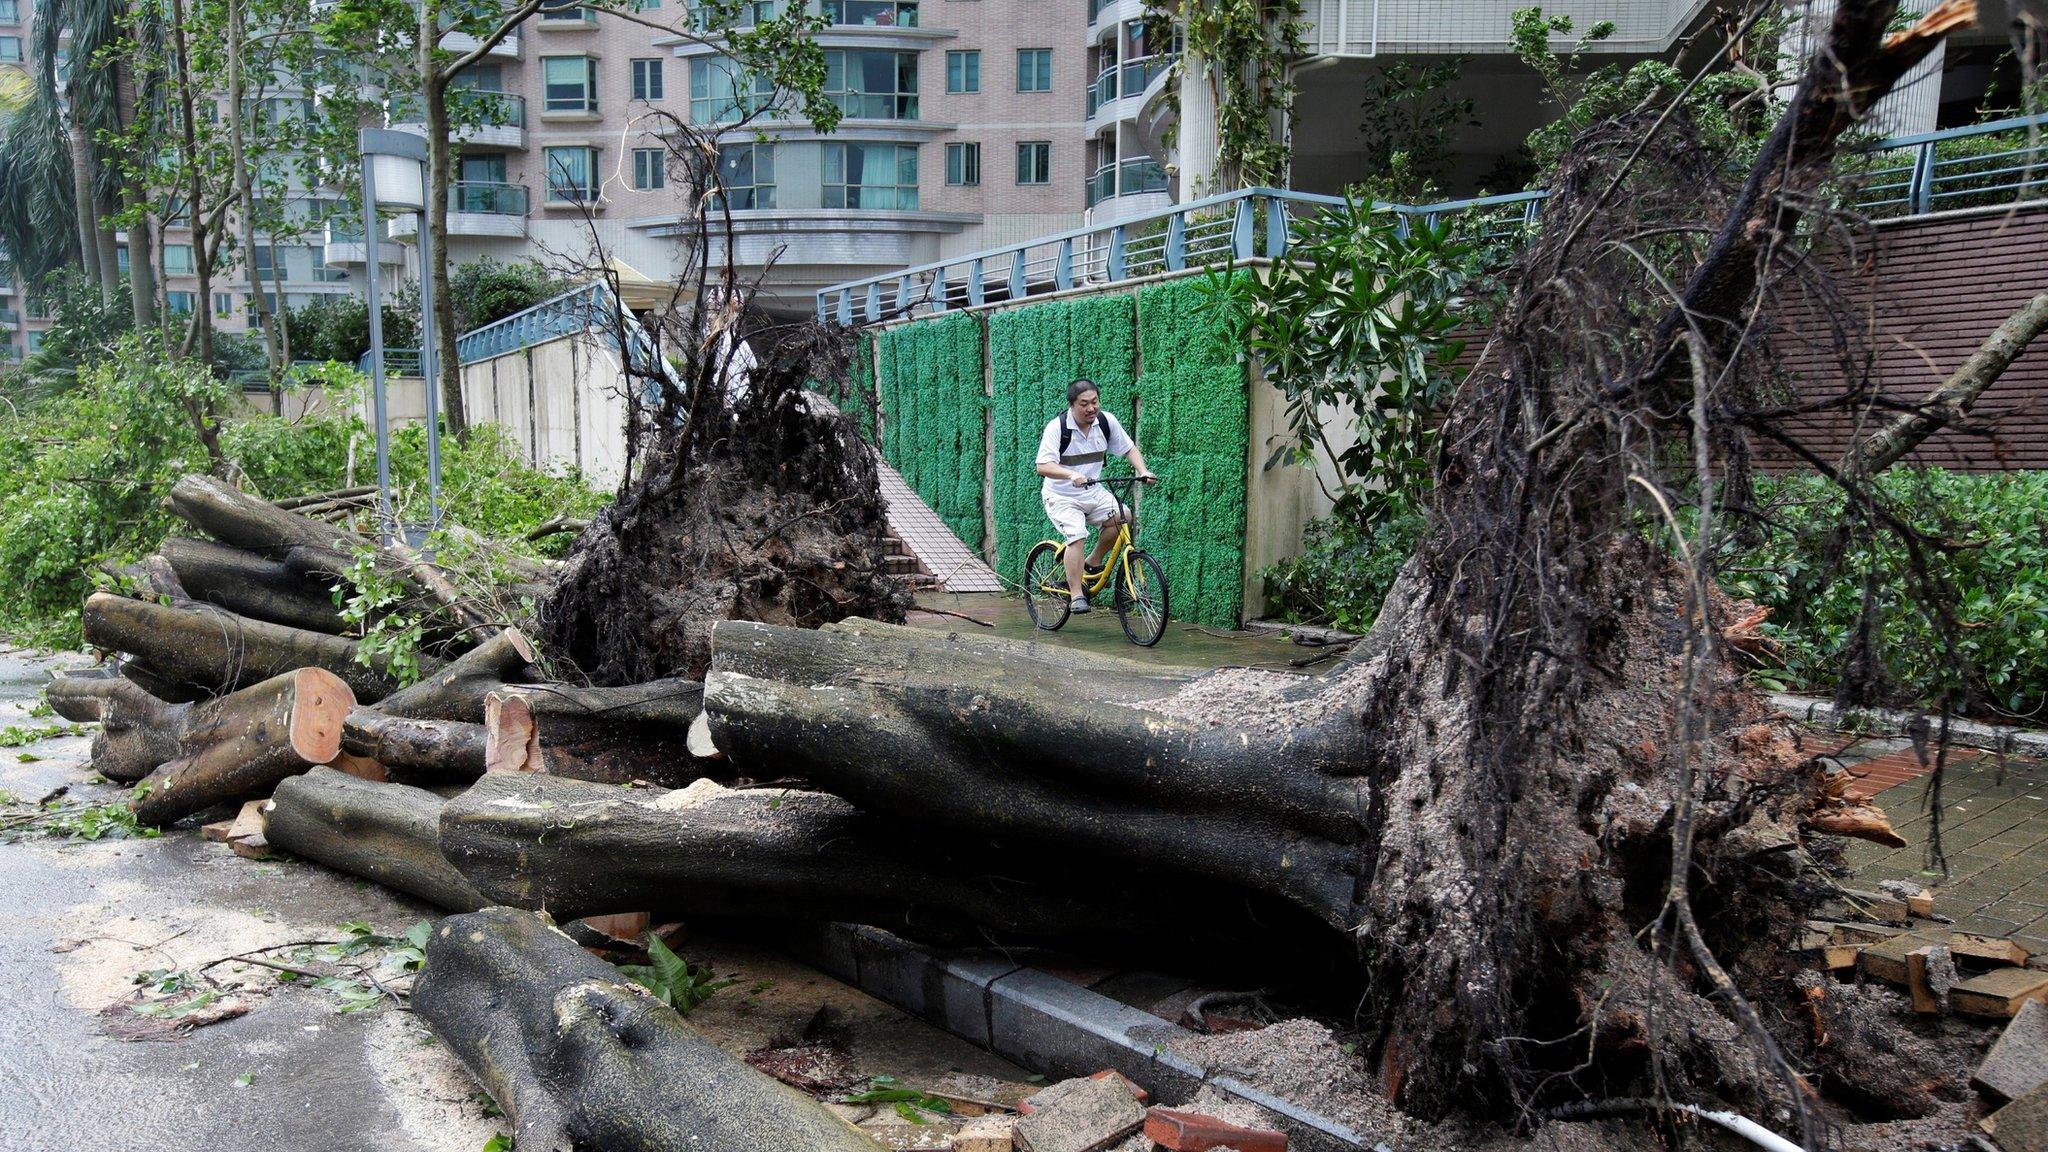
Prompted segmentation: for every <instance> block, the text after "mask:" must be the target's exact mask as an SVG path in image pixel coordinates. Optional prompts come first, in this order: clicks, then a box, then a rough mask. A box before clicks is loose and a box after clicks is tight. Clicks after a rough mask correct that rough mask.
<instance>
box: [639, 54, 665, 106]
mask: <svg viewBox="0 0 2048 1152" xmlns="http://www.w3.org/2000/svg"><path fill="white" fill-rule="evenodd" d="M661 98H662V84H661V61H660V60H656V59H646V60H635V61H633V99H635V100H660V99H661Z"/></svg>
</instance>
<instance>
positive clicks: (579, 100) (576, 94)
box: [540, 56, 597, 112]
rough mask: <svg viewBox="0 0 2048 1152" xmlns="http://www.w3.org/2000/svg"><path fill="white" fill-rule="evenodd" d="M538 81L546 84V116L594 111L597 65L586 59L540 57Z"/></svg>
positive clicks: (582, 57)
mask: <svg viewBox="0 0 2048 1152" xmlns="http://www.w3.org/2000/svg"><path fill="white" fill-rule="evenodd" d="M540 67H541V77H542V81H543V82H544V83H545V84H546V86H547V88H546V103H544V104H543V105H541V107H542V108H544V109H545V110H547V111H549V112H595V111H597V61H595V60H592V59H591V58H590V57H588V56H543V57H541V58H540Z"/></svg>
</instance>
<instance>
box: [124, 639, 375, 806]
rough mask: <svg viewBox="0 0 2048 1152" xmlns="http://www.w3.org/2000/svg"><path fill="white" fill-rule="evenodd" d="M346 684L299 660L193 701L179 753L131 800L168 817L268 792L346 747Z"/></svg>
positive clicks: (137, 789) (138, 787) (350, 704)
mask: <svg viewBox="0 0 2048 1152" xmlns="http://www.w3.org/2000/svg"><path fill="white" fill-rule="evenodd" d="M353 707H355V699H354V698H353V697H352V696H351V695H350V694H349V690H348V685H346V684H344V683H342V682H341V681H340V680H339V679H337V678H335V677H334V676H333V675H332V674H330V673H328V672H325V671H322V670H321V669H318V668H301V669H299V670H298V671H296V672H288V673H285V674H284V675H282V676H278V677H275V678H274V679H271V680H266V681H264V682H263V683H261V684H256V685H253V686H251V687H248V688H244V689H242V690H241V691H239V692H236V693H233V694H232V695H228V696H223V697H221V698H220V699H218V700H213V701H209V702H207V703H205V704H201V705H196V706H194V707H193V709H192V711H191V712H190V713H189V714H188V715H187V716H186V717H185V720H184V723H183V725H182V726H181V728H180V737H181V739H180V745H181V748H182V752H183V754H182V756H181V757H180V758H179V759H177V760H173V761H170V762H169V763H166V764H164V765H163V766H161V767H159V768H158V769H157V770H156V771H154V772H151V773H150V774H149V776H148V777H147V778H145V779H144V780H143V781H142V782H141V783H139V784H137V785H136V786H135V793H134V796H133V797H132V798H131V799H130V800H129V807H131V808H132V809H134V811H135V818H136V819H137V820H140V821H142V822H143V823H145V824H158V825H162V824H169V823H171V822H172V821H174V820H177V819H178V818H180V817H183V816H189V815H191V814H192V813H194V812H201V811H204V810H205V809H207V808H211V807H212V806H213V805H215V804H219V803H221V802H223V801H227V800H240V799H245V798H249V797H260V796H267V795H269V794H270V791H271V789H273V788H275V787H276V786H277V783H278V781H280V780H282V779H284V778H285V777H287V776H291V775H295V774H297V773H300V772H303V771H305V770H306V769H307V768H309V767H311V766H313V765H315V764H324V763H326V762H327V761H329V760H332V759H333V758H334V757H335V754H336V753H338V752H340V751H341V729H342V722H343V720H344V719H345V718H346V717H347V716H348V713H349V709H351V708H353Z"/></svg>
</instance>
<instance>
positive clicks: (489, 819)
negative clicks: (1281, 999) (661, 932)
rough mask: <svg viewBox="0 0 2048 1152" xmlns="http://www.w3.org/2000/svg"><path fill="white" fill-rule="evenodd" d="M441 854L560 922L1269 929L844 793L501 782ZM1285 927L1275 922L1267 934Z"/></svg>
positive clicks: (1188, 897)
mask: <svg viewBox="0 0 2048 1152" xmlns="http://www.w3.org/2000/svg"><path fill="white" fill-rule="evenodd" d="M440 843H441V850H442V853H443V855H445V856H446V858H447V859H448V861H449V863H451V864H453V865H454V866H455V867H456V868H457V869H458V870H460V871H461V872H462V874H463V875H464V876H466V877H468V878H469V880H470V882H471V883H473V884H475V885H476V887H477V889H478V890H479V891H481V892H483V893H484V895H485V896H486V897H487V898H489V899H490V900H493V901H497V902H501V903H506V904H511V905H515V906H517V907H521V908H537V909H545V910H546V911H547V912H548V913H549V914H550V915H553V916H557V917H560V918H563V919H572V918H573V919H580V918H583V917H586V916H600V915H607V914H611V913H617V912H651V913H653V914H654V915H655V916H656V917H657V918H669V919H680V918H686V917H691V916H705V915H715V916H736V917H746V918H759V917H774V918H803V919H834V920H848V921H853V922H857V923H864V924H874V925H877V926H879V927H885V928H889V929H891V930H894V931H897V932H900V933H902V934H904V935H908V936H912V937H914V938H917V939H921V940H925V941H927V942H931V943H937V944H968V943H975V942H981V943H986V942H988V941H989V940H992V939H994V940H1006V941H1010V942H1027V941H1035V942H1044V941H1053V940H1064V941H1084V940H1086V941H1115V940H1123V941H1128V940H1131V939H1134V938H1137V939H1144V940H1146V941H1147V942H1148V943H1149V944H1150V945H1153V946H1164V945H1166V944H1167V943H1168V942H1172V943H1175V944H1179V943H1192V942H1195V941H1208V942H1224V941H1230V940H1233V939H1234V940H1236V941H1240V942H1242V941H1244V940H1249V939H1251V938H1253V936H1254V934H1255V933H1257V932H1258V931H1259V929H1256V928H1254V927H1253V925H1252V924H1251V923H1250V922H1249V921H1247V920H1244V919H1241V918H1240V917H1241V912H1240V910H1239V909H1237V908H1234V907H1232V906H1230V904H1229V902H1227V901H1223V900H1218V899H1216V898H1215V893H1214V891H1213V889H1212V890H1210V891H1207V892H1201V893H1194V892H1185V891H1177V890H1175V889H1173V888H1172V887H1170V886H1153V887H1146V886H1145V882H1144V881H1143V880H1135V881H1134V880H1133V874H1132V873H1128V872H1127V873H1126V874H1124V875H1121V876H1119V877H1117V878H1115V879H1104V878H1103V877H1101V876H1099V875H1095V874H1090V873H1086V872H1083V871H1080V870H1074V869H1066V868H1061V867H1058V866H1050V865H1048V864H1047V862H1046V861H1045V860H1044V859H1043V858H1041V857H1036V856H1034V857H1031V858H1029V859H1019V858H1014V857H1009V858H1006V857H1004V856H1002V855H1000V854H996V853H992V852H990V851H988V850H987V849H986V848H980V849H961V848H958V847H953V848H949V847H948V846H947V845H946V842H945V841H943V840H941V839H939V838H937V837H934V836H931V835H927V834H921V833H920V832H918V831H913V829H912V827H911V826H910V825H908V824H899V823H896V822H893V821H885V820H880V819H877V818H876V817H874V816H871V815H868V814H865V813H863V812H860V811H858V810H857V809H855V808H854V807H853V806H852V805H849V804H847V803H846V802H845V801H843V800H840V799H838V798H837V797H834V796H828V795H825V794H823V793H818V792H800V791H793V790H789V789H780V788H773V789H771V788H755V789H730V788H725V787H722V786H720V785H718V784H714V783H712V782H711V781H709V780H701V781H698V782H697V783H695V784H692V785H691V786H690V787H688V788H685V789H681V790H679V791H670V792H664V791H661V790H659V789H646V788H632V789H628V788H621V787H616V786H613V785H608V784H598V783H592V782H588V781H579V780H567V779H562V778H560V777H555V776H534V775H513V774H505V773H496V772H493V773H491V774H489V775H486V776H485V777H483V778H482V779H480V780H478V781H477V782H476V784H475V785H473V786H472V787H471V788H470V789H469V791H467V792H464V793H463V794H462V795H460V796H457V797H455V798H454V799H453V800H450V801H449V802H448V805H447V806H446V807H445V808H443V809H442V810H441V839H440ZM1018 876H1029V877H1031V879H1030V880H1028V881H1027V880H1021V879H1015V878H1013V877H1018ZM1198 907H1199V908H1200V909H1201V910H1200V911H1190V910H1192V909H1196V908H1198ZM1183 912H1185V913H1188V914H1186V915H1181V914H1179V913H1183ZM1286 923H1287V922H1286V921H1285V920H1284V918H1283V919H1281V920H1273V919H1268V920H1267V921H1266V928H1265V929H1264V931H1265V933H1266V937H1265V938H1266V939H1267V940H1269V941H1270V940H1271V939H1273V938H1274V936H1275V935H1276V934H1278V933H1280V932H1281V931H1282V930H1283V925H1285V924H1286ZM1332 942H1333V941H1330V940H1327V939H1326V940H1325V941H1324V943H1325V944H1329V943H1332Z"/></svg>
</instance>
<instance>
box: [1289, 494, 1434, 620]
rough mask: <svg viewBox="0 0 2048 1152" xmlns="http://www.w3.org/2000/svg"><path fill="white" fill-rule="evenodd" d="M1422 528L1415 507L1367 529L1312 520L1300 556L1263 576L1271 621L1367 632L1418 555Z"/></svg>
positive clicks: (1332, 519)
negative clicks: (1403, 569) (1403, 570)
mask: <svg viewBox="0 0 2048 1152" xmlns="http://www.w3.org/2000/svg"><path fill="white" fill-rule="evenodd" d="M1422 525H1423V520H1422V516H1421V514H1420V513H1418V512H1416V511H1414V510H1412V509H1409V510H1406V511H1403V512H1402V513H1400V514H1399V515H1396V516H1393V517H1391V518H1388V519H1383V520H1380V521H1377V522H1375V523H1373V524H1372V525H1371V526H1369V527H1368V526H1365V525H1361V524H1360V523H1359V522H1358V521H1357V520H1354V519H1352V518H1351V517H1348V516H1325V517H1323V518H1321V519H1318V520H1311V521H1309V523H1308V526H1307V528H1306V529H1304V530H1303V532H1302V540H1301V555H1299V556H1291V557H1288V558H1287V559H1285V560H1282V561H1280V562H1279V563H1278V564H1274V565H1272V566H1271V567H1269V568H1267V569H1265V570H1264V571H1262V572H1260V573H1259V575H1260V577H1261V578H1263V579H1264V580H1265V582H1266V616H1267V618H1268V619H1272V620H1278V621H1281V622H1282V623H1286V624H1316V625H1321V626H1323V627H1326V628H1337V629H1341V630H1343V631H1345V632H1364V631H1365V630H1366V629H1368V628H1370V627H1372V622H1373V619H1374V618H1375V617H1377V616H1378V615H1379V613H1380V603H1381V601H1383V600H1385V599H1386V598H1387V589H1389V588H1392V587H1393V586H1394V578H1395V577H1396V576H1399V575H1400V574H1401V566H1402V565H1403V564H1406V563H1407V562H1408V557H1409V556H1410V555H1411V554H1412V553H1414V551H1415V544H1416V541H1417V540H1419V539H1421V537H1422Z"/></svg>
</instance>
